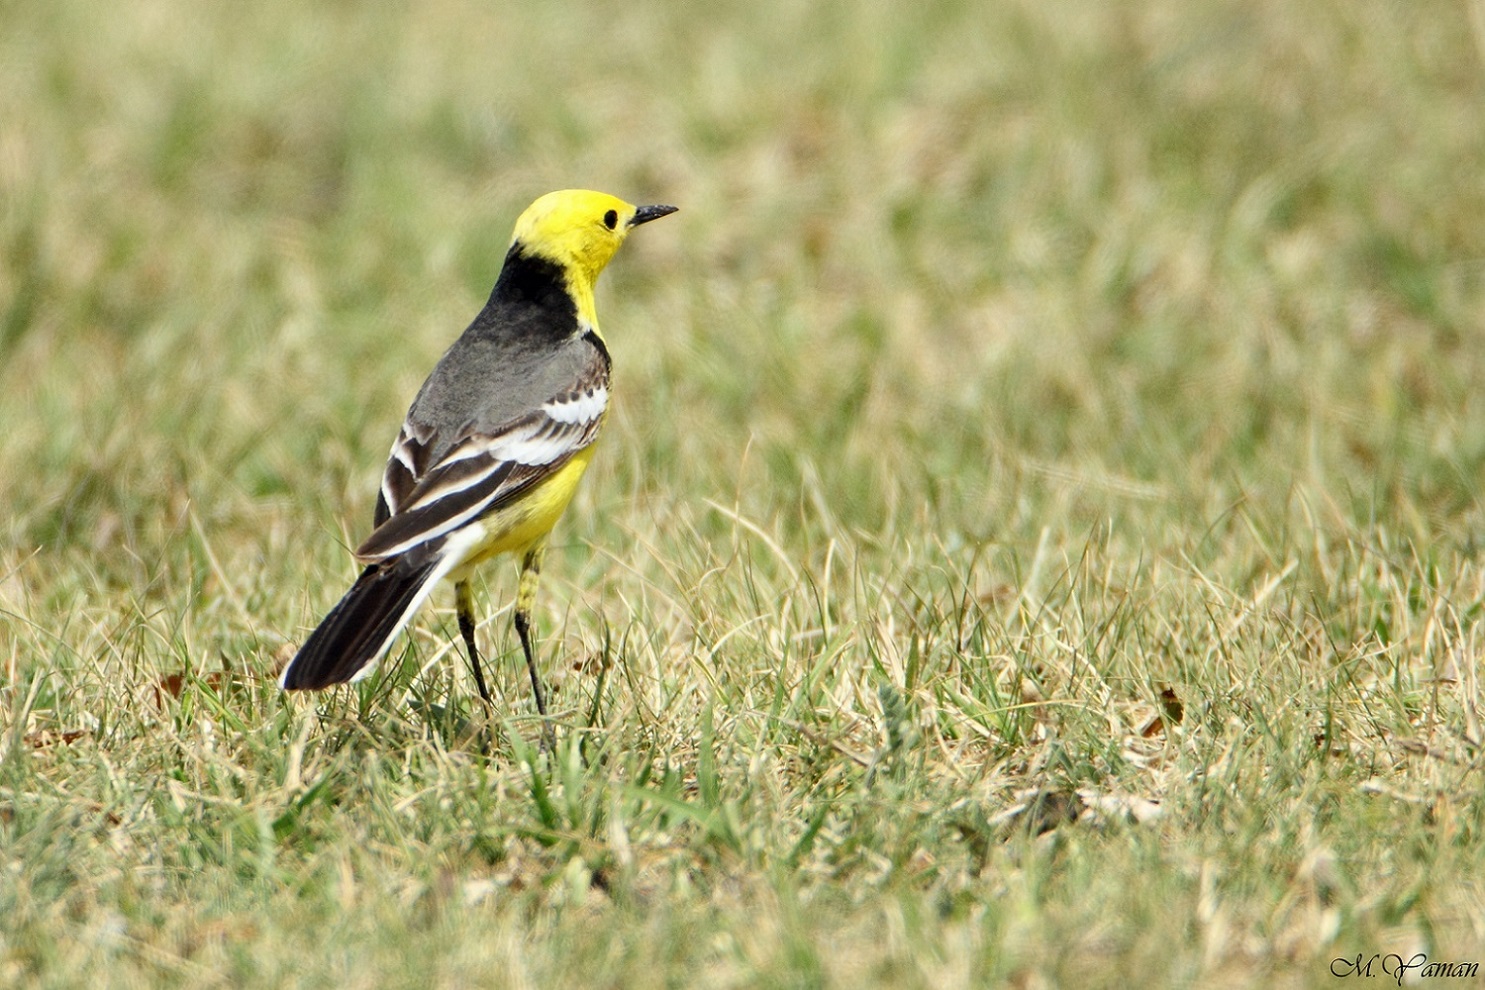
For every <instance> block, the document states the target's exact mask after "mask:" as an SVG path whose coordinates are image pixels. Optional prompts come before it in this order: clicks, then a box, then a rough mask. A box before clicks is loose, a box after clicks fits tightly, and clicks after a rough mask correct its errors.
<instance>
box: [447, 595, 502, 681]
mask: <svg viewBox="0 0 1485 990" xmlns="http://www.w3.org/2000/svg"><path fill="white" fill-rule="evenodd" d="M454 597H455V599H456V601H457V602H458V610H459V632H460V633H461V634H462V635H463V636H464V646H465V647H466V648H467V649H468V650H469V666H470V667H471V668H473V670H474V686H475V687H476V688H478V689H479V692H480V697H481V698H483V699H484V701H485V704H487V705H490V706H491V707H494V704H495V703H494V702H493V701H491V700H490V689H489V688H487V687H486V686H485V672H484V670H482V669H481V668H480V651H479V647H477V646H475V645H474V595H473V593H472V592H471V591H470V589H469V582H468V581H460V582H459V583H458V584H456V585H454Z"/></svg>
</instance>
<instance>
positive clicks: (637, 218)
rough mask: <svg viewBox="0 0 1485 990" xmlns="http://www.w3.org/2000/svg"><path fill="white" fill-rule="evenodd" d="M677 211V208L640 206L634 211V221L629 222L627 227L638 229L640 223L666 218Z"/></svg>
mask: <svg viewBox="0 0 1485 990" xmlns="http://www.w3.org/2000/svg"><path fill="white" fill-rule="evenodd" d="M678 209H680V207H678V206H641V207H640V208H639V209H637V210H635V211H634V219H633V220H630V221H629V226H631V227H638V226H639V225H640V224H642V223H649V222H650V221H651V220H659V219H660V218H661V217H668V216H670V215H671V214H672V213H674V212H675V211H676V210H678Z"/></svg>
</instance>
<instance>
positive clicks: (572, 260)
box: [511, 189, 676, 294]
mask: <svg viewBox="0 0 1485 990" xmlns="http://www.w3.org/2000/svg"><path fill="white" fill-rule="evenodd" d="M675 210H676V208H675V207H674V206H634V205H633V204H630V203H626V202H624V201H623V200H622V199H619V198H618V197H617V196H610V195H608V194H607V193H601V192H593V191H591V190H588V189H563V190H560V191H559V192H551V193H547V194H546V195H545V196H543V197H541V198H540V199H538V200H537V201H536V202H534V203H532V204H531V205H530V206H528V207H527V208H526V212H524V213H522V214H521V216H520V217H519V218H518V219H517V220H516V232H515V236H514V237H513V238H512V239H511V244H512V245H513V246H514V245H517V244H519V245H520V246H521V247H522V248H523V249H524V250H525V251H526V252H527V253H530V254H534V255H538V256H540V257H542V258H545V259H547V260H548V261H552V262H555V263H556V264H558V265H560V266H561V268H562V270H563V271H564V272H565V273H566V274H567V278H568V286H569V288H570V289H572V290H573V291H574V292H577V293H579V294H591V293H592V290H593V283H594V282H596V281H597V280H598V273H599V272H601V271H603V268H604V266H605V265H607V264H608V263H609V260H610V259H612V258H613V256H614V252H615V251H617V250H619V245H620V244H623V243H624V238H626V237H628V236H629V231H630V230H631V229H633V228H635V227H638V226H639V225H640V224H642V223H649V222H650V221H651V220H658V219H660V218H661V217H663V216H667V215H669V214H671V213H674V212H675Z"/></svg>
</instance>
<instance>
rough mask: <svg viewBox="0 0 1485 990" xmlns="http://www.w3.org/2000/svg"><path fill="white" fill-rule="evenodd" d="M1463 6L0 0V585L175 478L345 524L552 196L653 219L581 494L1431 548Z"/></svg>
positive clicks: (1152, 533)
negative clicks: (1272, 531)
mask: <svg viewBox="0 0 1485 990" xmlns="http://www.w3.org/2000/svg"><path fill="white" fill-rule="evenodd" d="M1479 11H1480V7H1479V5H1478V4H1476V5H1466V4H1428V5H1422V4H1408V3H1390V2H1362V3H1356V2H1350V0H1337V2H1322V3H1309V4H1297V3H1285V2H1263V3H1234V2H1217V0H1212V2H1203V3H1195V4H1191V3H1154V2H1152V3H1143V4H1117V5H1110V4H1100V3H1094V2H1087V3H1079V2H1070V0H1068V2H1057V3H1050V4H1048V3H1017V2H1004V3H990V4H984V3H944V4H933V5H925V6H914V5H909V4H901V3H890V2H865V3H849V4H848V3H822V4H811V5H788V4H780V5H778V6H777V7H776V8H774V7H769V8H765V9H760V8H758V7H756V6H754V5H751V4H749V5H742V4H736V5H729V4H726V3H721V4H709V5H705V7H704V8H702V7H675V6H667V5H660V4H632V3H603V2H600V3H595V4H589V5H584V6H583V7H581V8H579V9H572V10H564V11H562V12H560V13H558V12H556V11H553V10H549V9H546V8H536V7H525V6H508V7H497V6H490V5H483V4H475V3H454V2H442V0H439V2H431V3H424V4H417V5H411V4H389V5H377V6H374V7H362V6H358V5H351V4H325V5H316V6H314V7H313V8H305V7H302V6H300V5H294V4H287V3H282V4H280V3H264V4H253V5H244V6H233V7H231V8H216V7H211V8H205V7H199V6H193V5H185V4H176V3H154V2H144V3H138V4H130V5H127V6H114V5H106V4H92V3H72V2H58V3H48V4H43V5H33V4H20V3H12V4H7V5H5V6H4V7H3V8H0V18H3V25H4V30H3V32H0V115H3V118H4V120H5V124H4V127H3V129H0V201H3V214H0V251H3V255H0V257H3V263H0V355H3V370H0V374H3V376H4V377H3V390H0V416H3V421H4V424H5V438H4V444H3V446H0V458H3V464H0V468H3V470H0V474H3V477H4V478H5V484H4V489H3V490H4V492H5V500H6V510H7V511H6V516H7V518H8V523H7V526H8V528H9V530H10V534H11V539H10V540H9V542H11V544H12V549H11V550H10V551H8V552H9V553H10V555H11V557H12V559H11V562H10V563H11V566H14V563H15V561H14V556H15V554H16V553H20V554H26V553H29V552H31V550H34V549H35V548H36V547H37V546H41V545H48V546H53V547H57V546H62V547H65V546H67V545H68V544H70V543H71V542H72V541H76V540H83V541H88V540H92V541H94V542H96V543H97V544H98V546H99V547H100V548H102V547H113V546H118V545H124V546H128V547H131V548H134V549H136V550H137V549H138V548H139V546H140V543H139V541H141V540H145V541H146V542H148V543H151V544H153V543H156V542H157V541H159V540H160V538H161V535H162V533H163V532H165V531H168V530H169V529H170V527H173V526H177V525H179V520H178V516H179V512H180V510H181V507H182V506H183V505H184V504H185V503H187V502H189V503H190V504H191V505H192V506H193V507H194V508H193V511H194V512H195V513H197V514H199V516H200V518H201V519H202V521H203V523H204V524H209V526H210V527H211V528H212V529H213V530H216V531H220V530H221V529H222V528H223V527H224V526H225V527H226V528H228V529H231V528H232V524H233V520H232V518H231V517H232V516H233V514H234V513H242V512H245V513H248V514H250V515H253V516H255V517H256V518H254V519H253V520H251V522H250V523H249V524H248V525H249V528H251V529H253V530H260V528H261V526H262V525H264V523H265V522H267V521H269V520H265V519H264V518H261V517H258V516H259V514H261V513H267V515H268V517H270V519H271V520H272V521H274V522H275V524H276V525H282V526H284V527H287V531H289V532H293V533H295V534H296V535H308V534H310V533H313V532H314V531H316V530H317V529H320V530H322V529H323V528H324V527H325V526H327V525H329V524H330V523H331V522H332V521H334V520H337V519H339V518H341V517H342V516H343V515H345V514H346V513H351V514H352V515H353V516H354V517H355V518H356V519H358V520H360V519H362V518H364V517H365V516H366V515H367V514H369V509H370V505H371V500H372V499H373V498H374V490H375V486H374V477H375V471H376V469H377V465H378V463H379V461H380V459H381V457H382V456H383V455H384V451H383V447H384V446H385V444H386V443H387V442H388V440H387V437H388V435H389V434H390V432H391V430H392V424H394V423H395V421H396V419H397V417H398V416H400V415H401V412H402V411H403V410H404V409H405V408H406V405H407V402H408V401H409V399H410V397H411V395H412V393H413V392H414V391H415V389H416V387H417V384H418V383H419V382H420V381H421V378H422V376H423V375H424V374H425V372H426V370H427V369H428V368H429V367H431V365H432V363H433V361H434V360H436V358H437V356H438V355H439V353H441V351H442V349H443V347H445V346H446V345H447V343H448V342H450V341H451V340H452V339H453V338H454V337H455V336H456V335H457V333H458V332H459V331H460V330H461V329H462V327H463V326H464V325H465V323H467V321H468V320H469V318H470V317H471V316H472V314H473V313H474V312H475V311H477V309H478V307H479V305H480V304H481V302H482V300H483V297H484V295H485V294H486V293H487V292H488V289H489V286H490V284H491V283H492V281H493V278H494V275H495V273H496V271H497V270H498V266H499V262H500V260H501V257H502V254H503V250H504V246H505V244H506V242H507V239H508V237H509V230H510V226H511V223H512V221H513V218H514V216H515V214H516V213H517V212H519V210H520V209H521V208H522V207H523V206H524V205H525V204H526V203H528V202H529V201H530V200H531V199H533V198H535V197H536V196H537V195H539V194H541V193H542V192H545V191H547V190H549V189H552V188H562V187H568V186H584V187H593V188H599V189H603V190H606V191H613V192H615V193H617V194H619V195H621V196H624V197H625V198H628V199H630V200H631V201H644V202H649V201H664V202H674V203H676V204H678V205H680V206H681V207H682V208H683V210H684V212H683V213H682V214H681V215H680V216H679V217H678V218H677V219H676V220H675V221H672V222H671V223H670V224H668V225H666V228H665V229H661V228H658V227H657V228H654V229H652V230H650V231H646V233H647V234H648V235H650V236H646V237H642V238H636V239H635V241H634V242H633V244H632V245H631V246H630V248H629V249H628V250H627V251H626V254H625V257H624V258H623V259H622V260H621V261H620V262H619V263H618V264H617V265H616V266H615V267H614V269H613V270H612V271H611V272H610V274H609V275H608V276H606V280H605V281H606V284H605V286H604V288H603V293H602V295H601V297H600V301H601V312H602V315H603V318H604V323H605V326H606V328H607V329H608V332H609V334H610V336H611V337H612V339H613V341H614V348H615V352H616V354H617V356H618V374H619V375H620V378H619V381H620V388H621V391H620V393H619V394H620V396H621V399H620V404H619V406H618V410H617V419H616V422H617V425H618V429H617V430H616V431H615V433H617V434H618V435H619V436H620V442H619V443H618V444H615V448H616V452H614V453H611V454H610V455H608V457H607V458H606V459H604V460H602V461H601V462H600V466H599V468H597V470H599V472H600V474H607V475H609V476H610V477H607V478H604V479H603V480H602V481H600V483H599V484H597V485H593V486H590V487H591V489H592V490H593V492H594V493H595V496H594V497H597V498H601V499H603V500H604V501H603V506H604V507H605V508H606V509H608V510H610V511H618V507H619V506H620V505H622V504H623V502H622V499H621V498H620V496H619V495H617V494H616V493H617V492H620V491H623V492H627V493H628V494H630V495H632V494H636V493H639V494H647V495H655V496H657V497H661V498H665V497H671V496H673V497H675V498H677V499H679V500H694V499H695V498H696V497H698V496H702V495H704V496H709V497H714V498H720V499H724V500H726V501H729V502H730V501H731V500H733V499H734V498H740V499H742V504H743V505H744V506H745V507H746V508H747V509H748V510H749V511H750V512H756V513H758V514H761V515H762V516H764V517H770V516H773V515H775V514H785V515H787V514H788V513H789V512H790V511H791V508H794V509H797V507H798V502H799V500H800V499H801V498H816V497H817V498H819V499H823V500H824V502H825V503H826V505H827V507H828V509H829V512H830V513H831V515H832V516H834V517H835V519H836V521H838V522H839V523H841V524H843V525H847V526H852V527H859V528H862V529H864V530H867V531H871V530H882V529H884V528H892V527H894V526H896V525H900V524H902V523H903V522H905V521H907V520H915V521H916V522H918V523H923V524H926V525H929V526H931V527H932V528H933V529H934V530H935V531H937V532H939V533H940V535H944V534H946V533H951V532H962V533H963V534H965V535H966V536H968V537H970V538H976V537H984V536H987V535H989V534H990V533H992V532H999V533H1015V532H1017V531H1023V532H1034V531H1036V530H1037V529H1039V528H1040V526H1041V524H1042V523H1043V522H1044V521H1046V519H1047V517H1048V514H1049V513H1052V514H1054V515H1056V516H1062V515H1064V514H1065V515H1066V517H1067V518H1068V520H1069V524H1070V525H1072V526H1074V527H1077V526H1083V527H1086V526H1087V525H1089V524H1090V523H1091V522H1093V521H1096V520H1100V519H1107V518H1109V517H1111V516H1112V517H1115V518H1119V517H1122V516H1124V515H1125V514H1126V513H1129V512H1134V513H1136V515H1137V516H1138V517H1139V519H1140V521H1141V527H1142V532H1141V534H1140V536H1139V539H1140V540H1155V541H1157V542H1158V541H1159V540H1160V539H1161V538H1162V537H1161V529H1160V527H1163V526H1166V525H1185V524H1191V525H1200V524H1202V522H1203V521H1204V520H1206V521H1209V517H1210V516H1211V515H1212V514H1214V513H1216V512H1218V511H1220V510H1221V508H1222V507H1223V506H1225V505H1228V504H1230V503H1231V502H1232V501H1234V500H1236V499H1250V498H1255V497H1256V498H1259V499H1274V500H1278V501H1280V502H1282V500H1284V499H1285V498H1287V494H1286V493H1287V492H1289V491H1290V490H1292V489H1293V488H1295V487H1298V488H1300V489H1302V490H1303V491H1305V492H1306V493H1307V497H1309V498H1312V499H1316V500H1321V501H1328V500H1334V502H1335V503H1336V507H1337V510H1338V511H1339V512H1340V513H1341V514H1342V516H1343V517H1346V518H1352V519H1357V518H1371V517H1372V516H1375V515H1378V514H1380V515H1382V516H1392V515H1393V514H1394V513H1396V514H1399V515H1400V516H1401V517H1403V521H1404V522H1406V523H1407V524H1408V525H1413V526H1425V527H1426V528H1427V529H1428V531H1429V532H1434V531H1449V532H1452V533H1453V534H1455V535H1457V536H1461V537H1462V536H1463V534H1464V531H1465V530H1467V529H1470V528H1471V526H1472V525H1473V524H1474V523H1476V522H1477V521H1478V511H1477V510H1478V507H1477V506H1476V504H1475V496H1474V489H1475V486H1476V483H1477V482H1478V467H1479V463H1480V459H1481V456H1482V454H1485V428H1482V417H1481V408H1480V402H1481V400H1480V395H1479V390H1478V389H1472V388H1470V387H1469V385H1470V383H1472V382H1474V381H1477V380H1479V378H1480V367H1479V362H1480V360H1481V357H1480V353H1479V351H1480V349H1479V347H1478V346H1476V342H1477V337H1478V332H1479V328H1480V324H1481V315H1482V313H1481V306H1482V298H1485V292H1482V283H1485V252H1482V245H1481V239H1482V237H1485V235H1482V233H1481V225H1480V224H1479V223H1478V218H1479V217H1480V216H1481V215H1482V206H1485V204H1482V197H1485V187H1482V182H1481V180H1480V163H1481V161H1482V158H1481V152H1482V141H1485V137H1482V128H1481V127H1480V126H1479V107H1480V105H1481V95H1482V93H1481V79H1482V69H1481V62H1482V55H1481V33H1480V25H1481V15H1480V13H1479ZM745 452H746V455H745ZM614 475H617V476H618V477H619V479H620V480H619V481H618V483H617V484H618V487H617V488H616V482H615V481H614V480H613V477H612V476H614ZM815 489H818V491H816V490H815ZM600 492H601V493H604V494H602V495H598V494H596V493H600ZM811 492H813V494H811ZM802 493H803V494H802ZM278 500H283V501H282V504H281V505H280V504H279V501H278ZM1151 501H1154V502H1158V503H1159V507H1158V508H1157V507H1154V506H1151V505H1148V504H1144V503H1148V502H1151ZM1400 502H1403V503H1406V505H1405V506H1404V505H1402V504H1400ZM924 513H928V515H924ZM244 522H245V523H246V522H247V521H244ZM1152 527H1153V528H1152ZM353 538H354V537H353Z"/></svg>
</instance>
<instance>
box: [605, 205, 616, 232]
mask: <svg viewBox="0 0 1485 990" xmlns="http://www.w3.org/2000/svg"><path fill="white" fill-rule="evenodd" d="M603 225H604V226H605V227H607V228H608V229H609V230H613V229H614V228H615V227H617V226H618V225H619V213H618V211H617V210H609V211H608V212H607V213H605V214H604V215H603Z"/></svg>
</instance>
